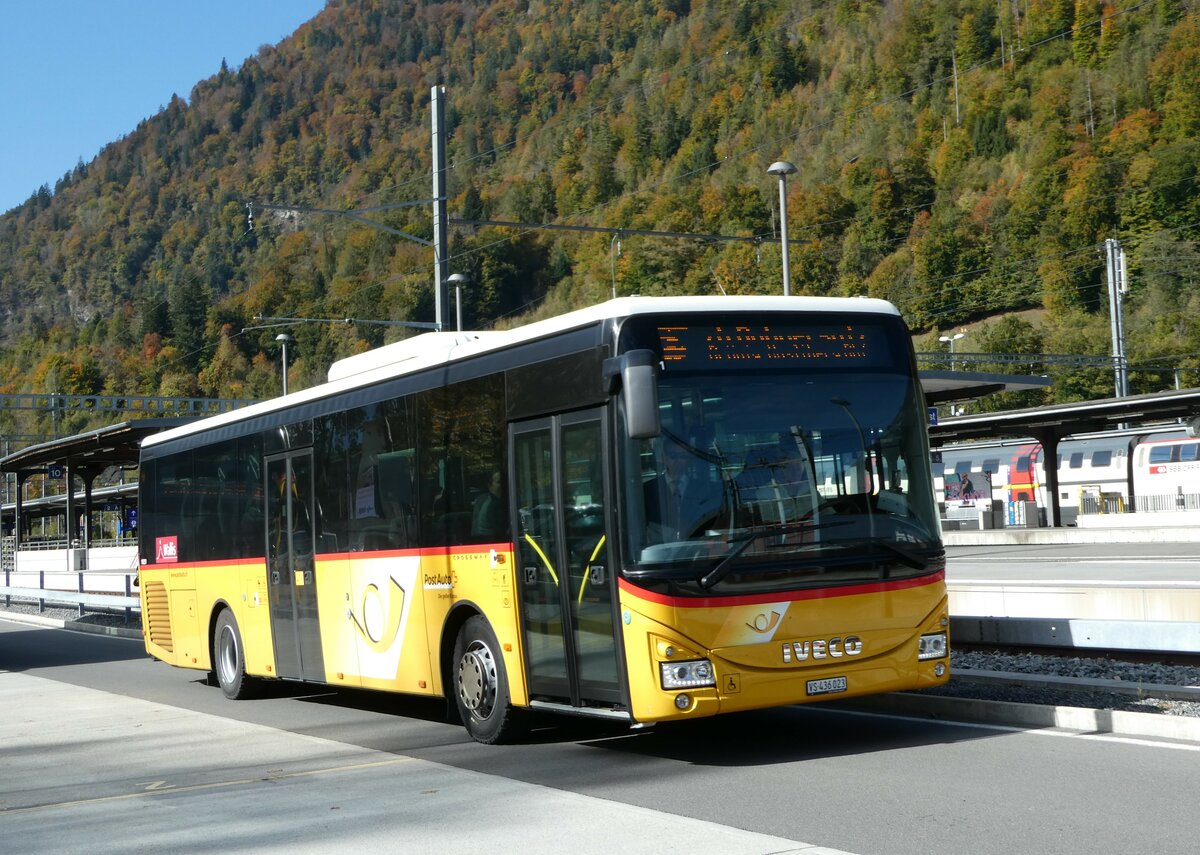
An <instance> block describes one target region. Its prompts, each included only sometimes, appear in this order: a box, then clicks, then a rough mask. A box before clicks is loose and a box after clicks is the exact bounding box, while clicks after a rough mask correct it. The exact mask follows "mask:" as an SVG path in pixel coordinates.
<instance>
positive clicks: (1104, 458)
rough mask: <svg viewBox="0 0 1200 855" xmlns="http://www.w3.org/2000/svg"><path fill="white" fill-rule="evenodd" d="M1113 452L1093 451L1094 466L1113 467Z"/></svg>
mask: <svg viewBox="0 0 1200 855" xmlns="http://www.w3.org/2000/svg"><path fill="white" fill-rule="evenodd" d="M1111 465H1112V452H1111V451H1093V452H1092V466H1111Z"/></svg>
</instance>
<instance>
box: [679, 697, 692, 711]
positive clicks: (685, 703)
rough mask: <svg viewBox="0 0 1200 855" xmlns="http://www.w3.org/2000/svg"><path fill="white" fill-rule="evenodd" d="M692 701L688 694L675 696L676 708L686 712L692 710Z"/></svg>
mask: <svg viewBox="0 0 1200 855" xmlns="http://www.w3.org/2000/svg"><path fill="white" fill-rule="evenodd" d="M691 706H692V699H691V697H690V696H688V695H686V694H678V695H676V696H675V708H676V709H681V710H686V709H691Z"/></svg>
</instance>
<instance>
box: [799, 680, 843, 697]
mask: <svg viewBox="0 0 1200 855" xmlns="http://www.w3.org/2000/svg"><path fill="white" fill-rule="evenodd" d="M844 691H846V678H845V677H828V678H826V679H824V680H809V681H808V694H810V695H832V694H835V693H837V692H844Z"/></svg>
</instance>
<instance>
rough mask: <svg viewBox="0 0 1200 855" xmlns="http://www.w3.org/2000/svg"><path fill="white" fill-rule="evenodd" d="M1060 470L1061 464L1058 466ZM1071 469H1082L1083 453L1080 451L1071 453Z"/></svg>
mask: <svg viewBox="0 0 1200 855" xmlns="http://www.w3.org/2000/svg"><path fill="white" fill-rule="evenodd" d="M1060 468H1061V464H1060ZM1071 468H1072V469H1082V468H1083V452H1082V451H1073V452H1071Z"/></svg>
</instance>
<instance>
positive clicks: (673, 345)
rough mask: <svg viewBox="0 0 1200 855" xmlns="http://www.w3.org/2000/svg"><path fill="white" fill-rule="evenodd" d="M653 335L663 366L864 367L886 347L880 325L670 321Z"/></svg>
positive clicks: (883, 356)
mask: <svg viewBox="0 0 1200 855" xmlns="http://www.w3.org/2000/svg"><path fill="white" fill-rule="evenodd" d="M658 336H659V340H660V341H661V343H662V354H663V363H664V364H665V367H666V368H667V369H671V368H675V369H693V368H708V369H712V368H730V369H741V368H750V367H762V368H767V367H779V366H789V365H791V366H797V367H799V366H824V365H828V366H832V365H839V366H843V367H845V366H850V365H855V366H859V367H869V366H875V365H881V364H885V363H886V362H887V360H888V358H889V350H890V348H889V347H888V344H887V341H886V339H884V338H883V334H882V331H881V330H880V328H879V327H877V326H856V325H854V324H838V325H821V326H806V325H799V324H744V323H742V324H704V325H692V324H688V325H684V324H672V325H670V326H660V327H659V328H658Z"/></svg>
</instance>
